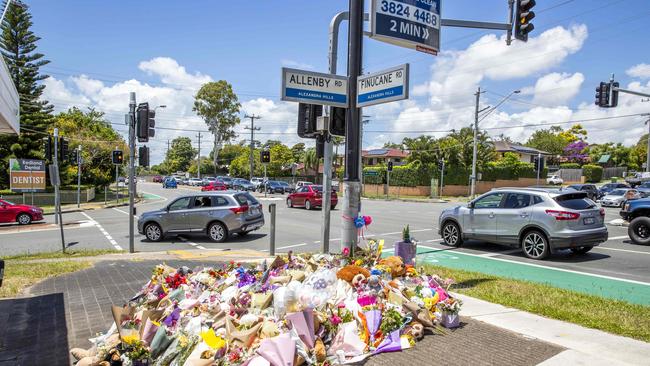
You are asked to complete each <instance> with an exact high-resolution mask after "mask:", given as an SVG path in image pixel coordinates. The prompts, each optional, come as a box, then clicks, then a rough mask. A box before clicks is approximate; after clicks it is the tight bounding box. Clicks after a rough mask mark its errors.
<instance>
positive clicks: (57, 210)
mask: <svg viewBox="0 0 650 366" xmlns="http://www.w3.org/2000/svg"><path fill="white" fill-rule="evenodd" d="M53 163H54V169H53V170H54V172H52V171H50V174H51V173H54V175H55V176H56V177H54V178H50V180H52V182H53V183H54V219H55V223H57V224H59V230H60V231H61V250H62V251H63V253H65V236H64V235H63V215H62V214H61V190H60V188H59V185H60V184H61V182H60V180H59V129H58V128H55V129H54V161H53Z"/></svg>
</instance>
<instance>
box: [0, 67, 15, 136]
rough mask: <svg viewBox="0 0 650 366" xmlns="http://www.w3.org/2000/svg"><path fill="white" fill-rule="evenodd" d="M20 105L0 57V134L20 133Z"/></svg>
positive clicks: (12, 83)
mask: <svg viewBox="0 0 650 366" xmlns="http://www.w3.org/2000/svg"><path fill="white" fill-rule="evenodd" d="M19 117H20V104H19V99H18V91H17V90H16V86H15V85H14V82H13V80H12V79H11V76H10V74H9V69H8V68H7V65H6V64H5V62H4V59H3V58H2V56H0V133H4V134H7V133H9V134H19V133H20V118H19Z"/></svg>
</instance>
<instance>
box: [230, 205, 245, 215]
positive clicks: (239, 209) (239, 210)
mask: <svg viewBox="0 0 650 366" xmlns="http://www.w3.org/2000/svg"><path fill="white" fill-rule="evenodd" d="M230 211H232V212H233V213H234V214H237V215H239V214H243V213H245V212H247V211H248V205H241V206H239V207H233V208H231V209H230Z"/></svg>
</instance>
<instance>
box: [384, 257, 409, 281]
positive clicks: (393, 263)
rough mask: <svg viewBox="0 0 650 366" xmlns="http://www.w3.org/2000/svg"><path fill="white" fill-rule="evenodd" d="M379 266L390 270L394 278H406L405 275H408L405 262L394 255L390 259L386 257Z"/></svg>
mask: <svg viewBox="0 0 650 366" xmlns="http://www.w3.org/2000/svg"><path fill="white" fill-rule="evenodd" d="M379 264H381V265H384V266H387V267H388V268H390V273H391V275H392V276H393V278H397V277H402V276H404V273H406V268H405V267H404V262H403V261H402V258H400V257H398V256H396V255H392V256H390V257H386V258H384V259H382V260H380V261H379Z"/></svg>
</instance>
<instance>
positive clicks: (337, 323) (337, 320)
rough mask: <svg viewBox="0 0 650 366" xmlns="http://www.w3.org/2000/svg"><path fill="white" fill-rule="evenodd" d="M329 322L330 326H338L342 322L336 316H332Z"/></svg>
mask: <svg viewBox="0 0 650 366" xmlns="http://www.w3.org/2000/svg"><path fill="white" fill-rule="evenodd" d="M330 320H331V321H332V324H334V325H339V324H341V322H342V321H343V320H341V318H339V317H338V316H337V315H332V318H330Z"/></svg>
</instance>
